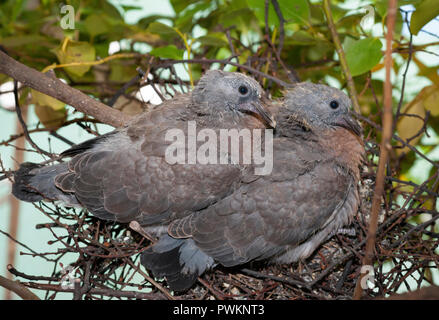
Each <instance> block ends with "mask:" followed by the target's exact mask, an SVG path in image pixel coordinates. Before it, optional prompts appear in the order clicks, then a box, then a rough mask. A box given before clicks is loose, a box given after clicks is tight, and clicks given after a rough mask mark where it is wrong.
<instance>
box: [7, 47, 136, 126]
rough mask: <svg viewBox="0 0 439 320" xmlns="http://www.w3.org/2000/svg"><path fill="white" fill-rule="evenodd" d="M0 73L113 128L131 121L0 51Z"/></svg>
mask: <svg viewBox="0 0 439 320" xmlns="http://www.w3.org/2000/svg"><path fill="white" fill-rule="evenodd" d="M0 73H4V74H6V75H8V76H10V77H12V78H13V79H15V80H17V81H19V82H21V83H23V84H24V85H26V86H28V87H31V88H33V89H35V90H37V91H40V92H42V93H44V94H47V95H49V96H51V97H53V98H56V99H58V100H60V101H63V102H65V103H67V104H68V105H71V106H73V107H74V108H76V109H77V110H78V111H81V112H83V113H85V114H88V115H90V116H92V117H94V118H96V119H98V120H100V121H101V122H103V123H106V124H109V125H112V126H114V127H121V126H123V125H124V124H125V123H127V122H128V121H129V120H130V119H131V117H130V116H128V115H126V114H124V113H122V112H120V111H119V110H116V109H112V108H110V107H109V106H106V105H105V104H103V103H101V102H99V101H97V100H95V99H93V98H91V97H89V96H87V95H86V94H84V93H82V92H81V91H79V90H77V89H74V88H72V87H70V86H68V85H67V84H65V83H63V82H62V81H61V80H59V79H54V78H52V77H50V76H48V75H46V74H44V73H41V72H38V71H37V70H35V69H32V68H29V67H27V66H25V65H24V64H22V63H20V62H18V61H16V60H14V59H12V58H11V57H9V56H8V55H7V54H5V53H4V52H1V51H0Z"/></svg>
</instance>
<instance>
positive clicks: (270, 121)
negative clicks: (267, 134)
mask: <svg viewBox="0 0 439 320" xmlns="http://www.w3.org/2000/svg"><path fill="white" fill-rule="evenodd" d="M240 111H243V112H250V113H253V114H257V115H258V116H259V117H260V118H261V119H262V121H263V122H264V123H265V124H266V125H268V126H270V127H271V128H273V129H274V128H276V120H274V117H273V115H272V114H271V113H270V112H269V111H268V110H267V108H266V107H264V105H263V104H262V103H261V102H259V101H258V102H250V103H248V104H245V105H243V106H242V108H241V109H240Z"/></svg>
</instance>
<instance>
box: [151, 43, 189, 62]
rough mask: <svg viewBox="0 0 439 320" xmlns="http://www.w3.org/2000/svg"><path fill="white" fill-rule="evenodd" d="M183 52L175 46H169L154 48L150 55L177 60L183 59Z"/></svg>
mask: <svg viewBox="0 0 439 320" xmlns="http://www.w3.org/2000/svg"><path fill="white" fill-rule="evenodd" d="M183 53H184V50H181V49H178V48H177V47H176V46H175V45H173V44H170V45H168V46H166V47H160V48H154V49H152V50H151V52H150V54H151V55H153V56H156V57H160V58H167V59H174V60H179V59H181V58H182V57H183Z"/></svg>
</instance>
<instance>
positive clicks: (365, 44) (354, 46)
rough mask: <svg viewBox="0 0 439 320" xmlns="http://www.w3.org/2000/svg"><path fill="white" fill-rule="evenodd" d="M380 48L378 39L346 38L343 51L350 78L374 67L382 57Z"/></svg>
mask: <svg viewBox="0 0 439 320" xmlns="http://www.w3.org/2000/svg"><path fill="white" fill-rule="evenodd" d="M382 46H383V45H382V44H381V41H380V40H379V39H378V38H365V39H361V40H352V38H350V37H346V38H345V42H344V44H343V49H344V51H345V53H346V62H347V64H348V67H349V70H350V72H351V74H352V76H358V75H360V74H362V73H365V72H367V71H369V70H370V69H372V68H373V67H374V66H376V65H377V64H378V62H380V60H381V57H382V56H383V55H382V53H381V47H382Z"/></svg>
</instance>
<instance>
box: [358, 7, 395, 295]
mask: <svg viewBox="0 0 439 320" xmlns="http://www.w3.org/2000/svg"><path fill="white" fill-rule="evenodd" d="M388 8H389V9H388V15H387V35H386V53H385V58H384V59H385V60H384V64H385V68H386V79H385V82H384V105H383V116H382V124H383V133H382V140H381V146H380V160H379V163H378V172H377V175H376V184H375V191H374V195H373V200H372V208H371V213H370V221H369V229H368V234H367V241H366V252H365V255H364V258H363V266H370V265H372V263H373V259H374V249H375V242H376V234H377V227H378V215H379V212H380V207H381V199H382V197H383V195H384V181H385V178H386V163H387V161H388V158H389V151H390V150H391V149H392V146H391V144H390V142H391V139H392V134H393V132H392V131H393V129H392V122H393V112H392V82H391V70H392V41H393V30H394V28H395V20H396V8H397V0H389V6H388ZM366 276H367V273H366V274H362V275H360V277H359V278H358V281H357V285H356V287H355V291H354V297H353V298H354V299H356V300H358V299H361V295H362V292H363V288H362V286H361V283H362V280H363V278H364V277H366Z"/></svg>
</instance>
